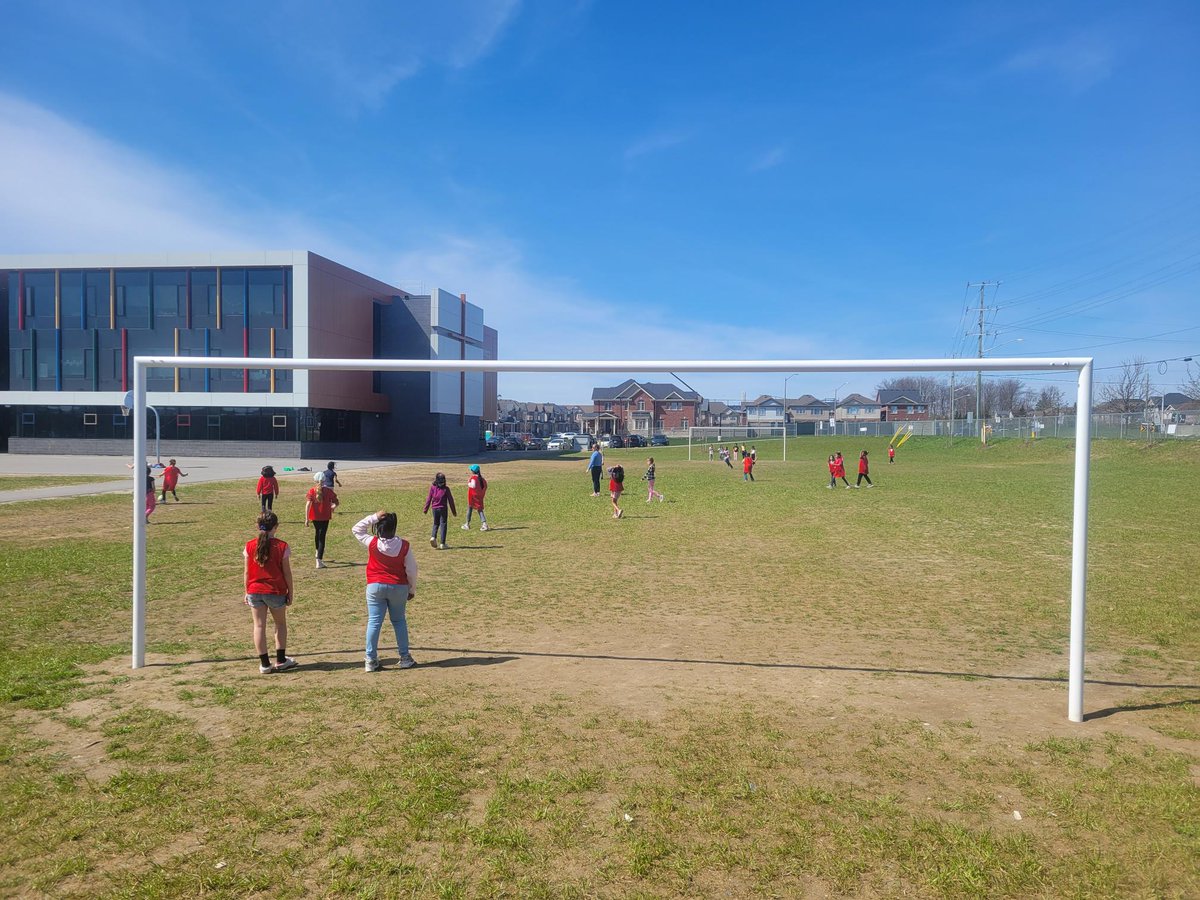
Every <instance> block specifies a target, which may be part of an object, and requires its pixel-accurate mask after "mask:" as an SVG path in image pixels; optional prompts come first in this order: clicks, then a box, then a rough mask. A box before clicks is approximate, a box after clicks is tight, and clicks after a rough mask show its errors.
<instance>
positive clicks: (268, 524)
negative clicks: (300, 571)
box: [242, 512, 296, 675]
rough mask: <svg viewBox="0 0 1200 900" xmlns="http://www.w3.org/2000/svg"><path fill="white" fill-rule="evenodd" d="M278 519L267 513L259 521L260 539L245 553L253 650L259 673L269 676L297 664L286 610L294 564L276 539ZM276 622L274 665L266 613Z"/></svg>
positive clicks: (289, 604)
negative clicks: (269, 651) (289, 641)
mask: <svg viewBox="0 0 1200 900" xmlns="http://www.w3.org/2000/svg"><path fill="white" fill-rule="evenodd" d="M278 528H279V517H278V516H277V515H275V513H273V512H264V513H263V514H262V515H261V516H259V517H258V537H256V538H254V539H253V540H250V541H247V542H246V547H245V549H244V550H242V556H243V557H244V559H245V581H246V605H247V606H249V607H250V615H251V617H252V619H253V623H254V632H253V634H254V650H255V652H256V653H257V654H258V671H259V672H260V673H261V674H263V675H266V674H268V673H270V672H282V671H284V670H285V669H291V668H293V667H294V666H295V665H296V661H295V660H294V659H292V658H291V657H289V656H288V655H287V652H286V647H287V608H288V607H289V606H291V605H292V600H293V599H294V597H293V595H292V562H291V558H290V557H291V550H290V549H289V548H288V545H287V544H286V543H285V542H283V541H281V540H280V539H279V538H277V537H275V531H276V529H278ZM268 610H269V611H270V614H271V618H272V619H273V620H274V621H275V663H274V665H272V664H271V657H270V656H268V655H267V611H268Z"/></svg>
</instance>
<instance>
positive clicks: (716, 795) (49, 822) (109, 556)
mask: <svg viewBox="0 0 1200 900" xmlns="http://www.w3.org/2000/svg"><path fill="white" fill-rule="evenodd" d="M864 446H866V447H867V448H868V449H870V450H871V453H872V457H873V465H872V470H873V471H872V476H873V477H874V479H875V481H876V483H877V485H878V486H877V487H876V488H875V489H873V490H867V489H865V488H864V489H862V490H843V489H840V488H839V489H838V490H834V491H829V490H827V489H826V487H825V485H826V483H827V481H828V478H827V475H826V471H825V465H824V460H825V457H826V456H827V455H828V454H829V453H830V452H832V450H833V449H841V450H843V451H844V452H845V453H846V455H847V456H848V457H849V458H850V459H851V461H852V460H853V459H854V457H856V456H857V450H858V449H859V446H858V445H854V446H851V445H849V444H847V442H846V440H845V439H839V441H838V443H837V444H836V445H835V444H834V443H833V442H832V441H828V440H823V439H816V438H810V439H801V440H794V441H793V442H792V443H791V444H790V445H789V451H788V456H789V460H788V462H787V463H786V464H785V463H783V462H781V461H780V460H779V459H778V456H779V446H778V442H775V443H774V444H768V443H767V442H760V443H759V450H760V457H761V461H760V464H759V465H758V467H757V468H756V470H755V475H756V477H757V479H758V480H757V482H756V483H754V484H748V483H745V482H743V480H742V477H741V473H740V472H736V473H735V472H732V471H730V470H729V469H727V468H726V467H724V466H723V465H721V464H720V463H719V462H714V463H709V462H707V460H703V461H695V462H687V461H686V460H685V458H684V457H685V456H686V448H679V447H672V448H667V449H664V448H656V449H655V451H654V455H655V457H656V458H657V459H658V474H659V484H658V487H659V489H660V490H662V491H663V492H664V493H665V494H666V497H667V502H665V503H661V504H660V503H654V504H646V503H645V502H644V493H643V492H642V490H641V482H639V481H638V478H637V476H638V475H640V473H641V471H642V470H641V464H642V462H643V461H644V459H645V456H646V455H647V454H648V453H649V452H650V451H647V450H626V451H612V452H610V453H608V454H606V456H607V458H608V459H609V460H610V461H611V460H613V459H620V460H621V461H622V463H623V464H624V465H625V466H626V469H627V472H628V473H629V478H628V480H627V484H628V486H629V488H630V489H629V491H628V492H627V494H626V498H625V501H624V504H623V505H624V506H625V507H626V514H625V517H624V518H623V519H621V520H620V521H614V520H613V519H612V518H611V517H610V515H609V504H608V500H607V498H606V497H601V498H593V497H591V496H590V490H591V486H590V481H589V479H588V477H587V474H586V472H585V469H584V466H585V462H584V458H583V457H582V456H577V457H567V458H563V459H557V460H523V459H513V458H509V457H506V456H504V455H497V454H491V455H489V457H487V458H485V459H483V460H481V462H482V464H483V465H484V473H485V475H487V477H488V478H489V481H490V484H491V490H490V491H489V494H488V516H489V521H490V522H491V524H492V526H493V530H491V531H489V532H487V533H480V532H478V531H471V532H470V533H464V532H462V531H460V530H458V524H459V523H461V521H462V516H461V512H462V508H463V507H465V500H466V498H465V487H463V485H464V484H465V476H466V472H465V468H466V466H465V464H451V465H447V466H445V467H444V468H445V470H446V471H447V473H448V475H449V476H450V480H451V483H452V484H454V485H456V486H457V487H456V498H457V499H458V501H459V504H460V517H459V519H458V520H452V522H451V531H450V549H449V550H447V551H445V552H438V551H434V550H432V549H431V548H430V547H429V544H428V521H429V520H428V518H427V517H423V516H422V515H421V505H422V503H423V501H424V496H425V491H426V487H427V485H428V482H429V480H430V477H431V475H432V474H433V472H434V467H433V466H429V465H406V466H397V467H395V468H390V469H376V470H371V471H364V472H362V473H355V472H350V473H346V474H344V475H343V476H342V480H343V482H344V488H343V489H342V490H341V491H340V494H341V496H342V499H343V504H342V507H341V508H340V509H339V511H338V514H337V515H336V516H335V519H334V524H333V527H332V528H331V530H330V545H329V549H328V550H327V553H326V556H327V558H328V559H329V560H330V561H331V562H330V568H328V569H325V570H321V571H317V570H314V569H313V568H311V565H312V548H311V537H310V533H309V532H307V531H306V530H305V529H304V528H303V527H302V522H301V519H302V513H303V500H302V498H303V492H304V490H306V489H307V487H308V484H307V483H305V482H304V479H303V477H301V476H297V477H295V478H283V479H281V484H282V485H283V492H284V493H283V496H282V498H281V500H280V502H279V503H278V504H277V511H278V512H280V514H281V518H282V520H283V525H282V527H281V529H280V537H282V538H283V539H285V540H287V541H289V543H291V545H292V547H293V549H294V551H295V556H294V565H295V571H296V581H297V589H296V601H295V604H294V606H293V607H292V609H291V611H290V613H289V623H290V627H291V639H290V641H289V653H290V654H291V655H293V656H295V657H297V658H298V659H299V661H300V663H301V665H300V667H299V668H297V669H295V670H293V671H291V672H287V673H282V674H277V675H270V676H260V675H259V674H258V670H257V660H256V659H255V658H254V657H253V655H252V650H251V644H250V634H249V631H250V629H249V619H250V617H249V614H248V612H247V611H246V608H245V606H244V605H243V604H242V602H241V584H240V577H241V558H240V552H241V551H240V548H241V545H242V543H243V542H244V541H245V540H247V539H249V538H250V537H251V536H252V532H253V520H254V517H255V514H256V512H257V504H256V501H255V498H254V496H253V485H252V484H251V483H248V482H247V483H214V484H202V485H184V486H183V487H181V489H180V496H181V498H183V501H184V502H182V503H179V504H175V503H170V504H167V505H166V506H165V507H164V506H160V507H159V510H158V512H156V513H155V516H154V524H153V525H152V526H151V527H150V534H149V605H148V609H149V630H148V642H149V649H150V654H149V656H150V658H149V661H150V662H151V665H150V666H148V667H147V668H145V669H141V670H138V671H132V670H130V669H129V668H128V665H129V659H128V645H129V579H130V574H129V568H130V546H129V520H130V505H129V498H128V497H121V496H99V497H81V498H78V499H73V500H62V501H47V502H41V503H37V504H12V505H6V506H0V534H2V535H3V538H0V541H2V546H0V550H2V551H3V552H2V553H0V575H2V578H0V646H2V647H3V648H4V649H3V651H2V653H0V766H2V768H0V773H2V774H0V779H2V780H0V809H3V810H4V816H3V821H2V823H0V894H3V895H36V894H53V895H56V896H69V897H70V896H78V897H84V896H86V897H94V896H112V897H156V896H196V895H200V894H203V895H206V896H226V897H242V896H263V897H267V896H279V897H297V896H309V895H352V896H356V897H397V896H421V897H425V896H431V897H480V896H509V897H518V896H519V897H527V896H530V897H564V896H565V897H572V896H576V897H590V896H611V897H656V896H687V897H695V896H726V897H728V896H736V897H741V896H763V897H777V896H816V897H823V896H854V897H859V896H889V897H890V896H912V897H926V896H928V897H1028V896H1040V897H1126V896H1146V897H1149V896H1154V897H1159V896H1162V897H1195V896H1198V895H1200V629H1198V628H1197V622H1198V621H1200V542H1198V541H1197V539H1196V513H1197V509H1200V477H1198V476H1200V444H1198V443H1194V442H1193V443H1185V442H1176V443H1167V444H1157V445H1154V446H1153V447H1146V446H1143V445H1132V444H1123V443H1117V442H1097V443H1096V444H1095V445H1094V452H1093V468H1092V504H1091V531H1090V535H1091V537H1090V541H1091V544H1090V555H1089V571H1090V581H1089V596H1088V632H1087V646H1088V668H1087V673H1088V683H1087V688H1086V694H1085V710H1086V712H1087V713H1088V715H1089V720H1088V721H1087V722H1085V723H1084V724H1082V725H1073V724H1071V723H1069V722H1067V720H1066V705H1067V696H1066V680H1065V669H1066V643H1067V624H1068V623H1067V611H1068V601H1069V572H1068V568H1069V558H1070V540H1071V535H1070V524H1069V516H1070V506H1071V479H1070V472H1071V467H1072V448H1071V446H1070V445H1069V444H1068V443H1066V442H1056V441H1041V442H1038V443H1036V444H1025V443H1020V442H1015V441H1013V442H1000V443H997V444H995V445H993V446H992V447H990V448H988V449H987V450H982V449H980V448H979V447H977V446H974V445H972V444H970V443H968V442H960V443H957V444H956V445H955V446H954V448H949V447H947V446H946V444H945V443H943V442H939V441H936V440H934V439H923V438H914V439H912V440H911V441H909V442H908V443H907V444H906V445H905V447H904V448H903V450H902V451H901V452H900V454H899V456H898V461H897V464H896V465H894V466H889V465H887V462H886V455H885V452H884V450H885V447H886V444H885V442H883V441H879V440H870V441H868V442H866V443H865V444H864ZM851 480H853V475H852V476H851ZM381 507H386V508H390V509H396V510H398V511H399V514H400V531H401V533H402V534H404V535H405V536H408V537H410V538H411V539H412V541H413V547H414V551H415V553H416V554H417V558H418V561H419V564H420V567H421V574H420V583H419V585H418V593H417V597H416V599H414V600H413V601H412V603H411V604H410V605H409V622H410V628H411V632H412V641H413V654H414V656H416V658H417V660H418V662H419V663H420V664H421V665H420V666H419V667H418V668H416V669H413V670H409V671H399V670H396V669H392V668H388V669H385V670H384V671H383V672H380V673H376V674H373V675H368V674H364V672H363V671H362V631H363V626H364V622H365V609H364V604H363V600H362V595H363V568H362V563H363V561H364V559H365V554H364V552H363V550H362V548H361V547H360V546H359V545H358V544H357V543H355V542H354V541H353V539H352V538H351V536H350V533H349V532H350V526H351V525H352V524H353V523H354V522H355V521H357V519H358V518H360V517H361V516H363V515H366V514H368V513H369V512H372V511H374V510H377V509H379V508H381ZM389 633H390V632H389V630H388V629H387V628H386V627H385V632H384V638H385V641H386V639H387V636H388V634H389ZM384 659H385V661H389V660H394V652H393V653H391V654H388V653H385V655H384Z"/></svg>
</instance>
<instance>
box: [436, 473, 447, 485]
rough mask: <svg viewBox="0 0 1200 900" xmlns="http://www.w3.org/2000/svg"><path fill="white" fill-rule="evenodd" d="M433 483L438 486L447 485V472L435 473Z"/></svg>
mask: <svg viewBox="0 0 1200 900" xmlns="http://www.w3.org/2000/svg"><path fill="white" fill-rule="evenodd" d="M433 483H434V484H436V485H437V486H438V487H445V486H446V475H445V473H443V472H438V473H437V474H436V475H434V476H433Z"/></svg>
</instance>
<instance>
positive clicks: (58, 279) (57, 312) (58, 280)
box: [54, 269, 62, 328]
mask: <svg viewBox="0 0 1200 900" xmlns="http://www.w3.org/2000/svg"><path fill="white" fill-rule="evenodd" d="M54 327H55V328H62V272H60V271H59V270H58V269H55V270H54Z"/></svg>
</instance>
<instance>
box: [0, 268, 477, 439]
mask: <svg viewBox="0 0 1200 900" xmlns="http://www.w3.org/2000/svg"><path fill="white" fill-rule="evenodd" d="M0 303H2V304H3V308H4V310H5V315H4V316H3V318H2V320H0V450H7V451H8V452H12V453H99V454H106V453H107V454H114V455H117V454H122V455H123V454H128V453H130V452H132V443H133V436H132V434H131V428H132V420H131V419H130V418H127V417H125V416H123V415H122V414H121V408H120V407H121V400H122V398H123V397H124V395H125V392H126V391H127V390H129V389H131V388H132V387H133V383H132V365H131V363H132V360H133V358H134V357H135V356H145V355H169V356H234V357H262V358H278V359H282V358H288V357H310V358H336V359H344V358H354V359H431V360H433V359H496V358H497V356H496V354H497V349H498V345H497V334H496V331H495V330H494V329H492V328H489V327H487V325H485V324H484V311H483V309H482V308H481V307H479V306H477V305H476V304H474V303H469V302H467V299H466V295H459V294H453V293H449V292H447V291H444V290H441V289H434V290H433V291H431V292H430V293H428V294H412V293H409V292H407V291H404V290H401V289H400V288H396V287H392V286H391V285H388V284H385V283H384V282H382V281H379V280H377V279H374V278H371V277H370V276H368V275H364V274H363V273H361V272H356V271H354V270H353V269H350V268H347V267H346V266H343V265H340V264H338V263H336V262H333V261H332V260H329V259H325V258H324V257H321V256H318V255H317V254H315V253H310V252H308V251H291V250H289V251H266V252H233V253H180V254H174V253H172V254H161V255H145V254H138V255H114V256H107V255H104V256H102V255H57V254H56V255H29V256H23V255H21V256H0ZM147 375H148V379H147V389H148V397H147V399H148V402H149V403H150V405H152V406H153V407H154V408H155V409H156V410H157V413H158V423H159V428H160V430H161V441H162V452H163V455H164V456H166V455H175V456H254V457H258V456H269V457H271V458H273V459H276V460H282V459H285V458H297V459H299V458H312V457H324V456H329V457H331V458H335V457H338V456H342V457H352V456H368V457H369V456H378V457H402V456H449V455H457V454H463V453H474V452H476V451H478V450H479V449H480V448H481V446H482V431H481V427H480V423H481V421H492V420H494V419H495V418H496V397H497V392H496V375H495V373H477V372H472V373H460V372H441V373H436V374H431V373H428V372H375V373H372V372H324V371H306V370H295V371H292V370H286V369H271V368H266V369H188V368H155V369H150V370H149V371H148V373H147ZM147 419H148V422H147V426H148V427H147V436H148V438H149V440H150V441H151V444H150V446H151V447H153V446H154V444H153V441H154V438H155V415H154V414H153V413H149V414H148V415H147Z"/></svg>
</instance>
